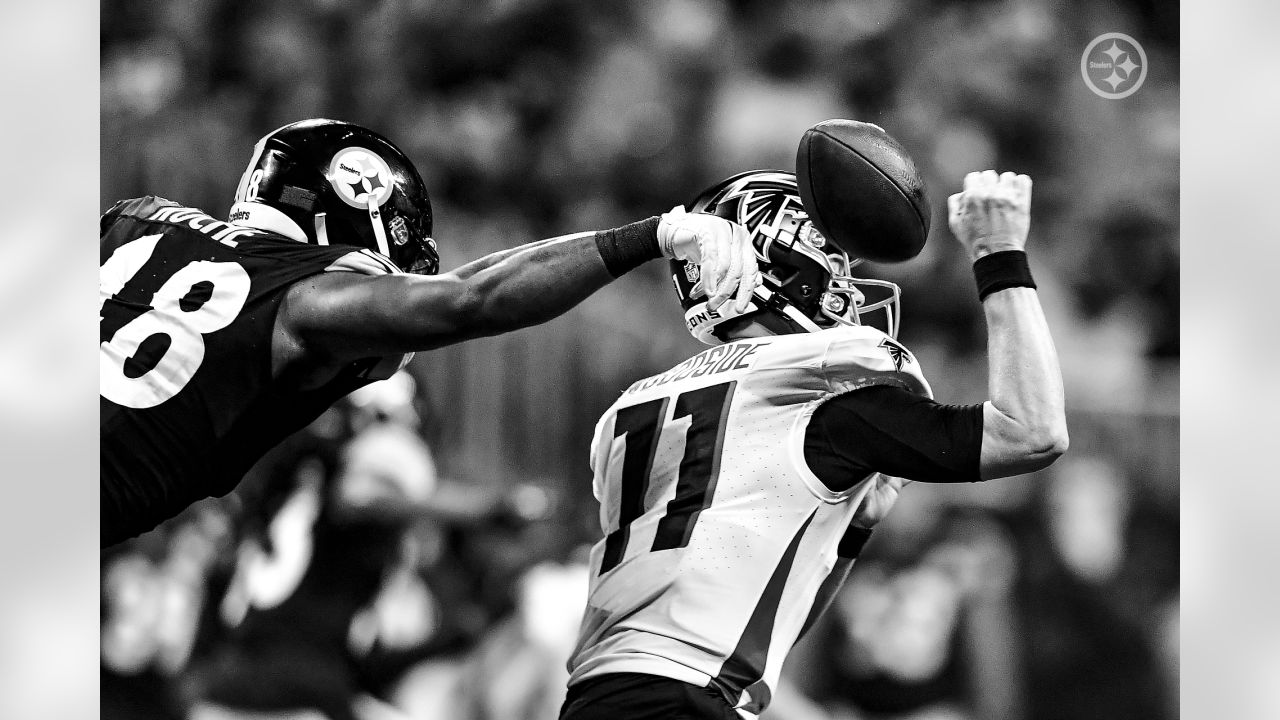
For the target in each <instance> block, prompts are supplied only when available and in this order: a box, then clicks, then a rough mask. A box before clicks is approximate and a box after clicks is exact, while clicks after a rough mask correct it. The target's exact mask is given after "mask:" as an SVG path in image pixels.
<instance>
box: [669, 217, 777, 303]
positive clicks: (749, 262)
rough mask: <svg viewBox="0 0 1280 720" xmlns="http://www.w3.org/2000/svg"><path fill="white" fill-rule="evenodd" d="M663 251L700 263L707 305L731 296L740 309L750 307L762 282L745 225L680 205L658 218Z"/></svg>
mask: <svg viewBox="0 0 1280 720" xmlns="http://www.w3.org/2000/svg"><path fill="white" fill-rule="evenodd" d="M658 245H659V246H661V248H662V254H663V255H664V256H666V257H669V258H675V259H677V260H689V261H691V262H696V263H698V266H699V267H698V269H699V270H700V271H701V273H702V283H703V287H705V288H706V289H707V305H708V307H710V308H711V309H712V310H717V309H719V308H720V306H721V305H723V304H724V303H725V302H726V301H728V300H729V298H731V297H732V298H734V304H733V308H734V310H736V311H737V312H738V313H743V312H745V311H746V309H747V304H748V303H749V302H750V301H751V292H752V291H753V290H755V289H756V286H757V285H759V284H760V266H759V265H757V264H756V253H755V249H754V248H752V247H751V236H750V235H748V234H747V229H746V228H744V227H743V226H741V225H739V224H737V223H733V222H729V221H728V220H725V219H724V218H719V217H716V216H715V215H707V214H704V213H689V212H685V209H684V207H683V206H680V205H677V206H675V207H674V208H672V209H671V212H668V213H665V214H663V216H662V217H661V218H660V220H659V222H658Z"/></svg>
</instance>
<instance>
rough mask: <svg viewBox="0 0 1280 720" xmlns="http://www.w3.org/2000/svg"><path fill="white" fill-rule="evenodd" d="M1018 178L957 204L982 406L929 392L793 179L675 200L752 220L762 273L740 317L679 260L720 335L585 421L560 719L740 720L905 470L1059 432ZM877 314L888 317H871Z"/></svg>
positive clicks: (969, 475) (998, 455) (1008, 468)
mask: <svg viewBox="0 0 1280 720" xmlns="http://www.w3.org/2000/svg"><path fill="white" fill-rule="evenodd" d="M1030 196H1031V181H1030V179H1029V178H1027V177H1026V176H1022V175H1014V174H1013V173H1005V174H1003V175H999V176H997V175H996V173H994V172H990V171H988V172H984V173H972V174H970V175H969V176H968V177H967V178H966V179H965V182H964V189H963V191H962V192H960V193H957V194H956V195H953V196H952V197H951V198H950V206H949V211H950V212H949V215H950V224H951V228H952V231H953V232H954V234H955V235H956V237H957V238H958V239H959V240H960V241H961V243H962V244H963V245H964V247H965V249H966V250H967V251H968V253H969V256H970V258H971V259H972V260H973V261H974V263H975V267H974V271H975V277H976V278H977V281H978V295H979V298H980V299H981V301H982V305H983V310H984V312H985V314H986V320H987V325H988V343H989V345H988V350H989V356H990V357H989V381H990V392H991V399H990V400H988V401H987V402H984V403H981V404H976V405H969V406H953V405H943V404H939V403H937V402H935V401H934V400H933V399H932V391H931V390H930V387H929V384H928V382H926V380H925V378H924V375H923V373H922V372H921V369H920V366H919V364H918V362H917V361H916V358H915V357H914V356H913V355H912V354H911V352H910V351H909V350H907V348H905V347H904V346H902V345H901V344H900V343H899V342H898V341H897V340H896V339H895V335H896V331H897V319H898V312H897V311H898V288H897V286H896V285H893V284H892V283H886V282H883V281H868V280H856V279H854V278H852V277H850V275H849V272H850V268H851V267H852V266H853V265H855V264H857V262H859V261H858V260H856V259H855V260H850V258H849V256H848V254H847V253H846V249H844V248H840V247H835V246H834V244H833V243H830V242H828V241H827V240H826V239H825V238H823V237H822V236H821V235H820V234H819V233H818V232H817V231H816V230H815V229H814V228H813V226H812V225H811V224H810V222H809V220H808V216H807V215H806V213H805V212H804V209H803V206H802V204H801V201H800V197H799V193H798V191H797V188H796V182H795V177H794V176H793V175H792V174H791V173H785V172H775V171H756V172H750V173H744V174H742V175H738V176H735V177H732V178H729V179H728V180H726V181H724V182H722V183H720V184H718V185H716V186H715V187H713V188H711V189H710V190H708V191H707V192H705V193H703V194H702V195H701V196H700V197H699V198H698V199H697V200H696V201H695V202H694V203H693V205H692V206H691V207H690V208H689V210H690V212H693V213H709V214H714V215H718V216H720V217H724V218H726V219H730V220H733V221H736V222H738V223H741V224H742V225H745V226H746V227H747V229H748V231H749V232H750V233H751V237H752V241H753V245H754V247H755V250H756V255H757V261H758V263H759V266H760V271H761V274H762V276H763V277H764V285H763V286H761V287H760V288H758V289H757V290H756V291H755V293H754V296H753V299H752V302H751V304H750V306H749V307H748V309H747V310H746V311H745V312H744V313H736V312H734V311H733V310H732V309H728V308H724V307H722V308H720V310H719V311H718V312H716V311H712V310H711V309H710V308H708V307H707V303H706V293H705V292H704V291H703V288H702V284H701V278H699V276H698V272H697V268H696V267H694V266H692V265H690V264H689V263H685V262H674V263H672V268H673V280H674V282H675V285H676V290H677V292H678V294H679V295H680V299H681V302H682V305H683V306H684V309H685V319H686V323H687V326H688V328H689V330H690V332H692V333H693V335H694V336H695V337H697V338H698V339H699V340H702V341H703V342H706V343H708V344H711V345H714V347H712V348H711V349H709V350H707V351H704V352H702V353H701V354H699V355H695V356H693V357H691V358H689V359H688V360H685V361H684V362H682V363H680V364H678V365H676V366H675V367H673V368H671V369H670V370H668V371H666V372H664V373H661V374H659V375H655V376H653V377H650V378H646V379H644V380H641V381H639V382H637V383H635V384H633V385H632V386H631V387H630V388H628V389H627V390H626V391H625V392H624V393H623V394H622V396H621V397H620V398H619V399H618V400H617V402H615V403H614V405H613V406H612V407H611V408H610V409H609V410H608V411H607V412H606V413H605V415H604V417H602V418H601V420H600V422H599V423H598V425H597V426H596V434H595V439H594V441H593V446H592V455H591V464H592V468H593V470H594V473H595V480H594V490H595V495H596V497H597V499H598V500H599V501H600V505H601V510H600V520H601V526H602V531H603V532H604V535H605V537H604V539H602V540H601V541H600V542H599V543H597V544H596V546H595V547H594V548H593V549H592V554H591V589H590V595H589V600H588V606H587V609H586V612H585V615H584V617H583V621H582V626H581V630H580V632H579V636H578V645H577V648H576V649H575V651H574V653H573V655H572V658H571V659H570V662H569V670H570V672H571V678H570V680H569V693H568V697H567V699H566V701H565V704H564V706H563V708H562V710H561V718H562V720H597V719H600V720H604V719H606V718H607V719H608V720H640V719H644V718H655V719H656V718H677V717H678V718H737V717H739V716H741V717H747V718H750V717H753V716H754V715H756V714H758V713H760V712H761V711H763V710H764V709H765V707H766V706H768V704H769V701H770V699H771V695H772V693H773V691H774V690H775V688H776V687H777V683H778V677H779V673H780V671H781V668H782V663H783V661H784V660H785V658H786V656H787V653H788V652H789V651H790V650H791V647H792V646H793V645H794V644H795V642H796V641H797V640H798V639H799V638H800V637H801V636H802V635H803V634H804V632H805V631H806V630H807V629H808V628H809V627H810V626H811V625H812V623H813V622H814V621H815V620H816V619H817V618H818V616H819V615H821V613H822V611H823V610H824V609H825V607H826V605H827V603H828V602H829V601H830V599H831V597H832V596H833V594H834V593H835V591H836V590H837V589H838V588H839V586H840V584H841V583H842V582H843V581H844V579H845V577H847V575H848V572H849V569H850V566H851V565H852V562H853V559H854V558H855V557H856V556H857V554H858V552H859V551H860V550H861V548H862V546H863V544H864V543H865V542H866V540H867V538H868V537H869V535H870V532H871V528H872V527H873V526H874V525H875V524H876V523H877V522H878V521H879V520H880V519H881V518H882V517H884V515H885V514H886V513H887V512H888V510H889V508H890V507H891V506H892V505H893V502H894V500H895V499H896V498H897V495H898V490H899V488H900V487H901V485H902V483H903V481H902V480H899V479H897V478H908V479H909V480H916V481H922V482H939V483H942V482H972V481H980V480H987V479H991V478H998V477H1005V476H1010V475H1017V474H1021V473H1027V472H1031V471H1034V470H1038V469H1040V468H1043V467H1046V466H1048V465H1049V464H1050V463H1052V462H1053V461H1054V460H1055V459H1056V458H1057V457H1058V456H1059V455H1061V454H1062V453H1063V452H1064V451H1065V450H1066V447H1067V430H1066V419H1065V413H1064V409H1063V392H1062V379H1061V373H1060V371H1059V368H1058V360H1057V356H1056V352H1055V350H1054V347H1053V342H1052V339H1051V338H1050V335H1049V330H1048V327H1047V325H1046V323H1045V319H1044V314H1043V312H1042V310H1041V308H1040V303H1039V300H1038V298H1037V296H1036V291H1035V289H1034V288H1035V285H1034V283H1033V281H1032V279H1031V275H1030V272H1029V271H1028V269H1027V264H1026V256H1025V253H1024V251H1023V247H1024V245H1025V243H1026V238H1027V229H1028V225H1029V222H1030ZM873 318H879V319H880V324H881V327H880V328H877V327H875V326H873V322H875V321H874V320H873Z"/></svg>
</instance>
